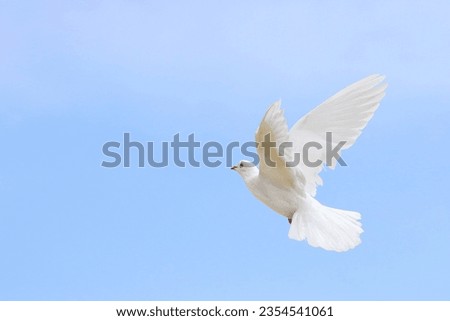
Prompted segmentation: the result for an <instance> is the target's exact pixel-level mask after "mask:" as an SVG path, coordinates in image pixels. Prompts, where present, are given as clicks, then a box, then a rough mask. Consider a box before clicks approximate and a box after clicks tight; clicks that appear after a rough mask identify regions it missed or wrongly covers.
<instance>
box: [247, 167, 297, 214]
mask: <svg viewBox="0 0 450 321" xmlns="http://www.w3.org/2000/svg"><path fill="white" fill-rule="evenodd" d="M251 168H252V170H251V171H249V173H248V174H247V175H245V177H244V181H245V184H246V185H247V187H248V189H249V190H250V191H251V192H252V194H253V195H254V196H255V197H256V198H257V199H259V200H260V201H261V202H263V203H264V204H266V205H267V206H268V207H270V208H271V209H273V210H274V211H275V212H277V213H279V214H281V215H283V216H286V217H287V218H289V219H290V218H292V216H293V215H294V213H295V212H296V210H297V209H298V206H299V204H297V203H295V202H292V200H293V199H299V195H298V192H297V191H296V190H295V189H292V188H291V187H286V186H277V185H274V184H273V182H272V181H270V180H269V179H267V178H266V177H264V176H260V175H259V170H258V168H256V167H255V166H254V167H251ZM300 201H301V200H300V199H299V202H300Z"/></svg>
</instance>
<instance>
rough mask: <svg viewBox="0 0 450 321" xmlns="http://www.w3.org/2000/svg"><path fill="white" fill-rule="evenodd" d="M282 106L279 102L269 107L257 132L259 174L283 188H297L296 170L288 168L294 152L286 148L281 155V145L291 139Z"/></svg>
mask: <svg viewBox="0 0 450 321" xmlns="http://www.w3.org/2000/svg"><path fill="white" fill-rule="evenodd" d="M280 105H281V102H280V101H277V102H275V103H274V104H272V105H271V106H270V107H269V109H268V110H267V112H266V114H265V115H264V117H263V119H262V121H261V124H260V125H259V127H258V129H257V130H256V134H255V141H256V143H257V151H258V156H259V174H260V175H261V177H264V178H266V179H268V180H270V181H271V183H272V184H275V185H277V186H279V187H281V188H289V187H293V188H295V187H297V186H298V182H297V180H296V174H295V169H294V168H292V167H288V166H286V162H287V161H289V159H290V158H289V157H290V155H291V153H292V151H291V149H290V148H285V149H284V154H283V155H281V154H280V146H281V144H282V143H284V142H287V141H288V137H289V135H288V126H287V123H286V119H285V118H284V115H283V110H282V109H281V108H280ZM269 144H271V145H273V146H269Z"/></svg>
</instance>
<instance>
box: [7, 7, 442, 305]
mask: <svg viewBox="0 0 450 321" xmlns="http://www.w3.org/2000/svg"><path fill="white" fill-rule="evenodd" d="M449 12H450V5H449V4H448V1H433V2H430V3H425V2H423V1H395V3H394V1H373V2H368V1H313V0H311V1H246V2H244V1H220V2H219V1H178V2H177V1H143V0H142V1H139V0H134V1H119V0H109V1H56V0H55V1H0V41H1V42H0V137H1V152H0V153H1V158H0V195H1V196H0V197H1V199H0V257H1V259H0V260H1V262H0V263H1V264H0V299H3V300H10V299H14V300H21V299H27V300H28V299H33V300H36V299H39V300H67V299H76V300H78V299H82V300H85V299H86V300H110V299H114V300H166V299H168V300H184V299H190V300H191V299H194V300H197V299H198V300H210V299H212V300H222V299H223V300H229V299H230V300H241V299H247V300H278V299H280V300H347V299H351V300H360V299H363V300H392V299H396V300H448V299H450V274H449V272H448V271H450V219H449V215H450V211H449V210H450V194H449V190H450V189H449V186H448V185H449V181H450V174H449V173H450V171H449V161H450V152H449V141H450V134H449V118H450V90H449V89H450V63H449V57H450V42H449V39H450V25H449V22H448V13H449ZM372 73H381V74H384V75H386V76H387V77H388V82H389V89H388V94H387V96H386V98H385V99H384V100H383V103H382V105H381V107H380V108H379V110H378V112H377V113H376V115H375V117H374V118H373V120H372V121H371V123H370V124H369V126H368V127H367V128H366V130H365V131H364V133H363V135H362V136H361V137H360V139H359V141H358V142H357V144H355V146H354V147H353V148H352V149H351V150H348V151H347V152H346V153H345V154H344V159H345V160H346V161H347V163H348V164H349V166H348V167H341V168H338V169H337V170H335V171H327V172H326V173H324V175H323V177H324V181H325V186H324V187H322V188H320V189H319V192H318V199H319V200H320V201H321V202H323V203H325V204H327V205H329V206H333V207H338V208H344V209H351V210H357V211H360V212H361V213H362V214H363V224H364V228H365V233H364V234H363V243H362V245H361V246H359V247H358V248H356V249H355V250H353V251H350V252H347V253H341V254H339V253H332V252H327V251H324V250H320V249H316V248H312V247H309V246H308V245H307V244H306V243H305V242H295V241H291V240H289V239H288V237H287V232H288V227H289V226H288V223H287V222H286V220H285V219H284V218H283V217H281V216H278V215H276V214H275V213H274V212H272V211H271V210H270V209H268V208H266V207H265V206H264V205H263V204H261V203H260V202H258V201H257V200H256V199H254V198H253V197H252V196H251V194H250V193H249V192H248V191H247V189H246V188H245V186H244V183H243V182H242V181H241V179H240V178H239V177H238V175H237V174H236V173H233V172H231V171H230V170H229V169H227V168H226V167H225V166H222V167H219V168H215V169H210V168H205V167H201V168H191V167H188V168H185V169H182V168H176V167H174V166H171V167H169V168H165V169H153V168H149V167H147V168H144V169H139V168H136V166H134V167H133V168H130V169H124V168H116V169H105V168H102V167H101V166H100V164H101V162H102V161H103V160H105V157H104V156H103V155H102V152H101V148H102V145H103V144H104V143H105V142H106V141H109V140H117V141H120V140H121V138H122V134H123V132H130V133H131V135H132V138H135V139H138V140H140V141H143V142H145V141H150V140H153V141H157V142H160V141H163V140H170V139H171V138H172V136H173V135H174V134H176V133H177V132H180V133H181V136H182V137H187V135H188V134H190V133H195V135H196V137H197V138H198V139H199V140H201V141H202V142H206V141H211V140H216V141H219V142H223V143H227V142H229V141H233V140H239V141H248V140H251V139H252V137H253V133H254V131H255V129H256V127H257V126H258V124H259V121H260V119H261V117H262V115H263V114H264V112H265V109H266V107H267V106H268V105H269V104H270V103H272V102H273V101H275V100H277V99H279V98H282V99H283V106H284V108H285V110H286V117H287V118H288V121H289V124H290V125H292V124H293V123H294V122H295V121H296V120H297V119H298V118H299V117H300V116H302V115H303V114H304V113H306V112H307V111H308V110H310V109H311V108H312V107H314V106H315V105H317V104H319V103H320V102H321V101H323V100H324V99H326V98H327V97H329V96H330V95H332V94H333V93H335V92H336V91H338V90H339V89H341V88H343V87H344V86H346V85H348V84H350V83H351V82H353V81H356V80H358V79H360V78H362V77H365V76H367V75H369V74H372ZM235 157H236V158H235V161H237V160H239V159H240V158H241V156H240V155H239V153H236V154H235Z"/></svg>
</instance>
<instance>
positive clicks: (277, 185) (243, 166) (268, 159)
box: [231, 75, 387, 252]
mask: <svg viewBox="0 0 450 321" xmlns="http://www.w3.org/2000/svg"><path fill="white" fill-rule="evenodd" d="M383 80H384V77H383V76H380V75H372V76H369V77H367V78H364V79H362V80H360V81H358V82H356V83H354V84H352V85H350V86H348V87H346V88H345V89H343V90H341V91H340V92H338V93H337V94H335V95H334V96H332V97H331V98H329V99H328V100H326V101H325V102H323V103H322V104H320V105H319V106H317V107H316V108H314V109H313V110H312V111H311V112H309V113H308V114H307V115H305V116H304V117H302V118H301V119H300V120H298V121H297V123H296V124H295V125H294V126H293V127H292V128H291V130H290V131H289V130H288V126H287V123H286V119H285V118H284V115H283V110H282V109H281V108H280V102H279V101H277V102H275V103H274V104H273V105H271V106H270V107H269V109H268V110H267V112H266V114H265V115H264V118H263V120H262V121H261V124H260V125H259V127H258V129H257V131H256V136H255V140H256V143H257V151H258V156H259V159H260V162H259V169H258V167H256V165H255V164H253V163H251V162H248V161H245V160H243V161H240V162H239V163H238V164H237V165H235V166H233V167H232V168H231V169H233V170H235V171H237V172H238V173H239V174H240V175H241V177H242V178H243V180H244V182H245V184H246V185H247V187H248V189H249V190H250V191H251V192H252V193H253V195H254V196H255V197H256V198H258V199H259V200H260V201H262V202H263V203H264V204H266V205H267V206H268V207H270V208H271V209H273V210H274V211H275V212H277V213H279V214H281V215H283V216H285V217H287V218H288V221H289V223H291V226H290V229H289V237H290V238H291V239H294V240H299V241H302V240H305V239H306V240H307V241H308V243H309V244H310V245H311V246H314V247H321V248H323V249H325V250H330V251H337V252H342V251H347V250H350V249H352V248H354V247H356V246H357V245H358V244H360V243H361V239H360V234H361V233H362V232H363V229H362V228H361V223H360V222H359V220H360V219H361V214H359V213H357V212H353V211H346V210H340V209H335V208H331V207H327V206H324V205H322V204H321V203H319V202H318V201H317V200H316V199H315V198H314V196H315V195H316V188H317V185H322V179H321V178H320V176H319V173H320V171H321V170H322V168H323V164H320V165H317V161H319V162H320V161H321V162H322V163H325V162H326V161H328V162H327V163H326V165H327V166H328V167H330V168H334V167H335V166H336V161H337V160H336V159H334V160H333V161H332V162H330V161H329V159H328V158H327V150H326V149H325V146H326V144H327V139H328V144H329V145H330V146H331V147H332V148H333V149H338V148H339V147H340V149H341V150H344V149H347V148H349V147H350V146H352V145H353V144H354V142H355V141H356V139H357V138H358V137H359V135H360V134H361V131H362V129H363V128H364V127H365V126H366V125H367V123H368V121H369V120H370V119H371V118H372V116H373V113H374V112H375V110H376V109H377V108H378V106H379V104H380V101H381V99H382V98H383V97H384V92H385V89H386V87H387V84H386V83H384V82H383ZM327 133H331V137H330V134H327ZM265 137H270V141H271V142H273V144H272V147H268V146H267V145H266V144H264V141H265ZM266 139H267V138H266ZM285 142H290V143H292V145H291V146H287V147H288V148H284V151H283V148H280V145H282V144H283V143H285ZM310 142H313V145H312V146H310V147H309V149H307V152H308V155H307V156H308V157H307V158H308V159H307V161H308V162H309V163H307V162H306V161H301V162H299V163H298V165H295V166H294V165H293V164H294V163H295V162H293V161H295V158H294V155H295V154H298V155H302V152H303V149H304V146H305V144H306V146H308V145H307V143H310ZM318 144H320V145H318ZM274 145H276V148H275V147H274ZM310 145H311V144H310ZM321 147H322V148H321ZM337 154H338V155H339V156H340V153H339V152H337ZM311 162H312V163H314V165H315V166H311ZM305 163H307V164H305ZM308 165H309V166H308Z"/></svg>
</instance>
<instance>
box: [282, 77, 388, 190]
mask: <svg viewBox="0 0 450 321" xmlns="http://www.w3.org/2000/svg"><path fill="white" fill-rule="evenodd" d="M383 80H384V77H383V76H380V75H372V76H369V77H367V78H364V79H362V80H360V81H358V82H356V83H354V84H352V85H350V86H348V87H346V88H344V89H343V90H341V91H339V92H338V93H337V94H335V95H334V96H332V97H330V98H329V99H327V100H326V101H324V102H323V103H322V104H320V105H319V106H317V107H316V108H314V109H313V110H312V111H311V112H309V113H308V114H306V115H305V116H304V117H302V118H301V119H300V120H299V121H297V123H295V125H294V126H293V127H292V128H291V130H290V132H289V137H288V140H289V141H291V142H293V144H294V148H293V151H294V152H296V153H300V154H302V153H303V146H304V145H305V144H306V143H308V142H317V143H319V144H321V145H322V146H323V148H322V149H320V150H318V149H312V148H311V149H309V154H308V159H309V160H310V161H312V162H314V161H316V160H320V161H322V162H323V164H324V163H325V162H326V149H325V146H326V133H327V132H331V133H332V141H331V146H332V148H334V147H336V146H337V145H338V144H339V143H340V142H345V144H344V145H343V147H342V148H341V150H345V149H347V148H349V147H351V146H352V145H353V144H354V143H355V141H356V139H357V138H358V137H359V135H360V134H361V131H362V130H363V129H364V127H366V125H367V123H368V122H369V120H370V119H371V118H372V116H373V113H374V112H375V110H376V109H377V108H378V106H379V104H380V101H381V99H382V98H383V97H384V95H385V90H386V87H387V84H386V83H383ZM328 165H330V166H329V167H331V168H334V167H335V165H336V161H335V160H334V162H333V163H332V164H328ZM322 168H323V165H320V166H316V167H308V166H306V165H305V163H304V162H300V164H299V169H300V171H301V173H302V174H303V176H304V179H305V184H306V185H305V189H306V192H307V193H309V194H310V195H312V196H315V194H316V189H317V185H322V179H321V178H320V176H319V173H320V172H321V171H322Z"/></svg>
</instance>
